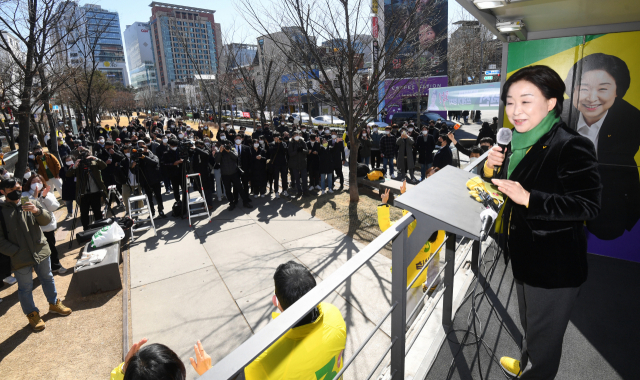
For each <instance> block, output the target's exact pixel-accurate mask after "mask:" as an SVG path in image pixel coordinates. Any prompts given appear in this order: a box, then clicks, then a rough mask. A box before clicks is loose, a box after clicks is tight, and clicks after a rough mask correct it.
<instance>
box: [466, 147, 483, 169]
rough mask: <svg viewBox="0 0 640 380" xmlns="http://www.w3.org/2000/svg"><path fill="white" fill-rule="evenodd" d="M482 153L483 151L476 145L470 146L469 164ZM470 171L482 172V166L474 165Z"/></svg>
mask: <svg viewBox="0 0 640 380" xmlns="http://www.w3.org/2000/svg"><path fill="white" fill-rule="evenodd" d="M483 154H484V151H483V150H482V149H481V148H480V147H479V146H477V145H475V146H473V147H471V151H470V152H469V165H471V164H473V163H475V162H476V160H478V158H480V156H482V155H483ZM470 173H473V174H482V166H481V165H480V166H478V165H476V166H475V167H474V168H473V169H471V171H470Z"/></svg>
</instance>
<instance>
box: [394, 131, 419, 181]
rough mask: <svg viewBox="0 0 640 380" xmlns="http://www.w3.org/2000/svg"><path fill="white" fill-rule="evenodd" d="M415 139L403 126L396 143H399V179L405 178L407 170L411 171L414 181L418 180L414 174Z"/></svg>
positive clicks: (410, 174)
mask: <svg viewBox="0 0 640 380" xmlns="http://www.w3.org/2000/svg"><path fill="white" fill-rule="evenodd" d="M413 144H414V141H413V139H412V138H411V137H410V136H409V132H408V130H407V129H406V128H404V127H403V128H402V129H401V131H400V137H399V138H398V139H397V140H396V145H398V159H397V164H398V178H396V179H398V180H403V179H404V178H405V177H406V175H407V171H408V172H409V177H410V178H411V180H412V181H413V182H417V181H416V178H415V176H414V174H413V172H414V167H415V165H414V161H413Z"/></svg>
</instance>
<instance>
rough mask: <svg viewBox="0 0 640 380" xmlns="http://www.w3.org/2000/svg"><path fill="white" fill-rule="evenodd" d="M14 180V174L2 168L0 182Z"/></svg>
mask: <svg viewBox="0 0 640 380" xmlns="http://www.w3.org/2000/svg"><path fill="white" fill-rule="evenodd" d="M9 178H13V173H11V172H10V171H8V170H7V168H5V167H4V166H0V181H2V180H3V179H9Z"/></svg>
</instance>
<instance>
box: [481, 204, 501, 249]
mask: <svg viewBox="0 0 640 380" xmlns="http://www.w3.org/2000/svg"><path fill="white" fill-rule="evenodd" d="M497 217H498V213H497V212H495V211H493V209H492V208H487V209H485V210H484V211H482V212H481V213H480V223H481V224H482V228H481V229H480V242H483V241H484V240H485V239H486V238H487V236H489V231H490V230H491V226H493V222H494V221H495V220H496V218H497Z"/></svg>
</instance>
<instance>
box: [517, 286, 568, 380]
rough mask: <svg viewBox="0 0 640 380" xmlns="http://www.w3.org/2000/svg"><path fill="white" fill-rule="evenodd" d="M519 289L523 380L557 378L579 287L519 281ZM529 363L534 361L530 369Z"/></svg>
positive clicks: (521, 377)
mask: <svg viewBox="0 0 640 380" xmlns="http://www.w3.org/2000/svg"><path fill="white" fill-rule="evenodd" d="M516 292H517V295H518V309H519V312H520V323H521V324H522V329H523V330H524V337H523V340H522V355H521V357H520V368H521V369H522V371H523V373H522V375H521V376H520V379H525V380H533V379H554V378H555V377H556V374H557V373H558V368H559V367H560V358H561V357H562V341H563V339H564V333H565V331H566V330H567V325H568V324H569V317H570V316H571V309H573V305H574V304H575V301H576V298H577V297H578V294H579V293H580V287H577V288H557V289H544V288H536V287H534V286H530V285H527V284H525V283H523V282H520V281H518V280H516ZM529 362H531V363H529ZM528 364H531V365H530V366H529V368H527V365H528Z"/></svg>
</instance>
